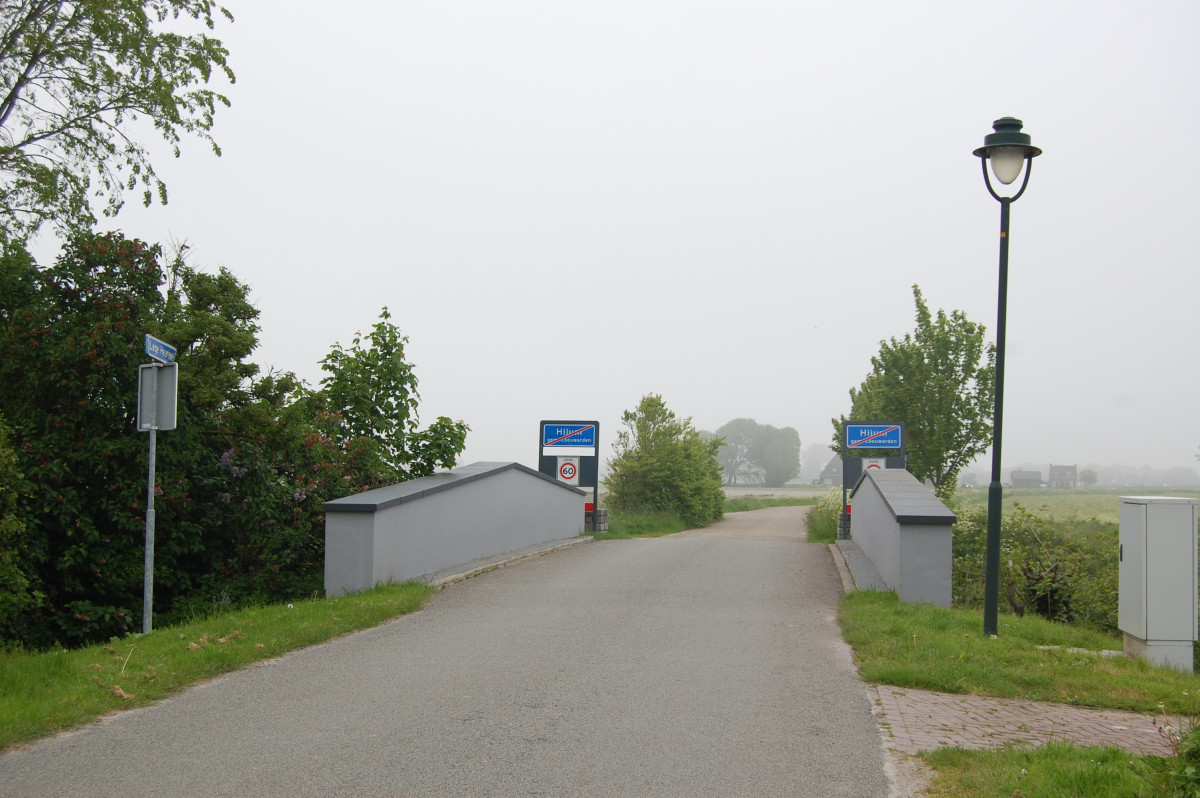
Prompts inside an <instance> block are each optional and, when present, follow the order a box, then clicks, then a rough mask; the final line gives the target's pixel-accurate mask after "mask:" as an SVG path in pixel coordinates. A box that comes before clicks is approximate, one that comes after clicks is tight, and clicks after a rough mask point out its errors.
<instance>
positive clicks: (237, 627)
mask: <svg viewBox="0 0 1200 798" xmlns="http://www.w3.org/2000/svg"><path fill="white" fill-rule="evenodd" d="M433 592H434V591H433V588H431V587H429V586H428V585H425V584H422V583H419V582H404V583H402V584H389V585H380V586H379V587H376V588H374V589H372V590H366V591H363V592H362V593H356V594H354V595H352V596H342V597H339V598H333V599H312V600H309V601H296V602H293V603H291V604H274V605H269V606H263V607H253V608H248V609H241V610H236V611H233V612H229V613H225V614H221V615H215V616H212V617H209V618H206V619H204V620H200V621H195V622H192V623H187V624H182V625H179V626H171V627H164V628H162V629H156V630H154V631H153V632H151V633H150V634H149V635H144V636H142V635H139V636H130V637H126V638H124V639H121V640H114V641H113V642H112V643H109V644H107V645H105V644H100V645H94V646H89V647H87V648H81V649H75V650H72V651H66V650H55V651H48V652H43V653H36V654H34V653H28V652H23V651H14V652H5V653H0V750H3V749H5V748H8V747H10V746H13V745H17V744H20V743H23V742H27V741H29V740H33V739H36V738H38V737H43V736H45V735H48V734H53V733H54V732H57V731H61V730H63V729H67V728H70V727H72V726H76V725H78V724H80V723H85V722H87V721H90V720H94V719H95V718H98V717H100V716H101V715H104V714H107V713H109V712H112V711H115V710H118V709H128V708H131V707H138V706H145V705H146V704H150V703H153V702H155V701H158V700H160V699H162V698H165V697H167V696H169V695H171V694H172V693H175V692H178V691H179V690H181V689H183V688H184V687H187V686H188V685H191V684H194V683H196V682H200V681H204V680H205V679H211V678H213V677H214V676H219V675H221V674H223V673H228V672H229V671H233V670H236V669H238V668H242V667H244V666H246V665H249V664H251V663H254V662H257V661H259V660H264V659H269V658H271V657H276V656H279V655H281V654H285V653H287V652H289V651H293V650H295V649H298V648H302V647H304V646H310V645H313V644H315V643H323V642H325V641H327V640H331V639H333V638H335V637H340V636H342V635H345V634H348V633H350V632H354V631H358V630H360V629H366V628H370V627H372V626H377V625H379V624H380V623H383V622H384V621H388V620H391V619H392V618H395V617H397V616H399V615H403V614H405V613H408V612H413V611H414V610H418V609H420V608H421V607H422V606H424V604H425V602H426V601H428V600H429V597H430V596H432V595H433Z"/></svg>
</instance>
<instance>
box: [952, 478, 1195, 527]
mask: <svg viewBox="0 0 1200 798" xmlns="http://www.w3.org/2000/svg"><path fill="white" fill-rule="evenodd" d="M1121 496H1185V497H1189V498H1200V491H1196V490H1186V489H1184V490H1171V489H1162V490H1156V489H1154V488H1144V487H1139V488H1087V489H1077V490H1051V489H1049V488H1042V489H1040V490H1033V489H1030V490H1005V491H1004V510H1005V513H1007V512H1008V511H1009V510H1011V509H1012V508H1013V505H1014V504H1020V505H1021V506H1022V507H1024V508H1025V509H1026V510H1028V511H1029V512H1031V513H1033V514H1034V515H1038V516H1041V517H1043V518H1047V519H1049V518H1053V519H1056V520H1059V521H1069V520H1077V521H1090V520H1092V519H1095V520H1097V521H1101V522H1103V523H1106V524H1114V525H1115V524H1117V523H1118V522H1119V521H1120V517H1121V502H1120V497H1121ZM955 503H956V504H957V505H958V506H959V507H961V508H964V509H965V508H968V507H986V506H987V488H962V489H960V490H959V491H958V493H957V494H955Z"/></svg>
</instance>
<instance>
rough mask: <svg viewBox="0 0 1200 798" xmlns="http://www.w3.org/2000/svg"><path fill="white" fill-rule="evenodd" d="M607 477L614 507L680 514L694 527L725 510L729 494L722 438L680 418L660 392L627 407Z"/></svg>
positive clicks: (713, 519) (605, 484) (607, 499)
mask: <svg viewBox="0 0 1200 798" xmlns="http://www.w3.org/2000/svg"><path fill="white" fill-rule="evenodd" d="M621 421H622V423H623V424H624V427H625V429H623V430H621V431H620V432H619V433H617V440H616V443H615V444H614V445H613V449H614V451H615V452H616V456H615V457H613V458H612V459H611V460H609V462H608V467H609V474H608V476H607V477H606V478H605V480H604V487H605V491H606V492H607V496H606V499H605V501H606V503H607V504H608V505H609V506H610V507H612V508H614V509H618V510H621V509H638V510H663V511H667V512H674V513H679V514H680V515H681V516H682V517H683V519H684V521H686V522H687V523H688V524H692V525H694V526H705V525H707V524H709V523H711V522H712V521H715V520H716V519H718V518H720V517H721V516H722V515H723V514H724V504H725V492H724V491H723V490H722V489H721V467H720V465H719V464H718V463H717V451H718V450H719V449H720V447H721V439H720V438H714V439H712V440H707V441H706V440H704V439H703V438H702V437H701V436H700V433H699V432H698V431H697V430H696V429H695V428H694V427H693V426H692V420H691V419H690V418H688V419H682V420H680V419H679V418H677V417H676V416H675V413H674V412H673V411H671V410H669V409H668V408H667V405H666V403H665V402H664V401H663V398H662V397H661V396H659V395H658V394H647V395H646V396H644V397H642V401H641V402H640V403H639V404H638V406H637V409H636V410H626V411H625V412H624V413H623V414H622V416H621Z"/></svg>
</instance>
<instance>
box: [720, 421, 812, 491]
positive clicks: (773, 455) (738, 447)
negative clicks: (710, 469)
mask: <svg viewBox="0 0 1200 798" xmlns="http://www.w3.org/2000/svg"><path fill="white" fill-rule="evenodd" d="M716 434H717V436H719V437H720V438H722V439H723V440H724V445H722V447H721V450H720V451H719V452H718V453H717V462H718V463H720V465H721V468H722V469H723V471H724V474H725V484H727V485H736V484H750V483H754V484H763V485H766V486H768V487H775V488H777V487H780V486H781V485H783V484H784V483H786V482H787V481H788V480H790V479H793V478H795V476H796V475H797V474H798V473H800V433H798V432H797V431H796V430H794V429H792V428H791V427H784V428H783V429H777V428H775V427H773V426H771V425H770V424H759V423H758V422H757V421H755V420H754V419H752V418H735V419H734V420H733V421H730V422H729V423H727V424H725V425H724V426H722V427H721V428H720V429H718V430H717V433H716Z"/></svg>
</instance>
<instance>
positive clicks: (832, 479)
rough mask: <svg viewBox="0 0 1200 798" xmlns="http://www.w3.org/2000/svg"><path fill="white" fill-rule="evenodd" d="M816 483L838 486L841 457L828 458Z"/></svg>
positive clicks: (840, 477) (840, 473)
mask: <svg viewBox="0 0 1200 798" xmlns="http://www.w3.org/2000/svg"><path fill="white" fill-rule="evenodd" d="M817 483H818V484H820V485H834V486H840V485H841V484H842V458H840V457H835V458H833V459H832V460H830V461H829V462H828V463H827V464H826V465H825V468H824V469H822V471H821V476H820V477H819V478H818V479H817Z"/></svg>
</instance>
